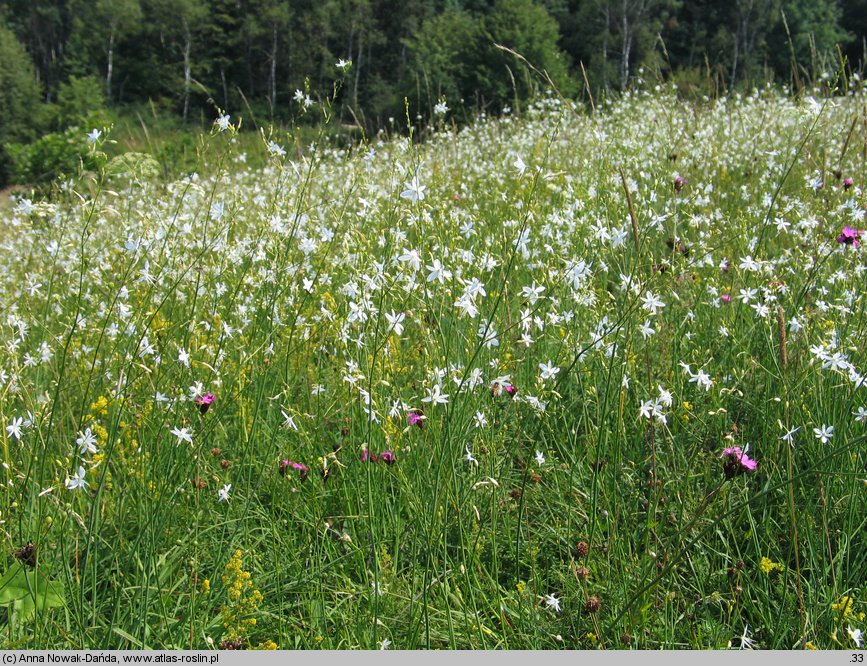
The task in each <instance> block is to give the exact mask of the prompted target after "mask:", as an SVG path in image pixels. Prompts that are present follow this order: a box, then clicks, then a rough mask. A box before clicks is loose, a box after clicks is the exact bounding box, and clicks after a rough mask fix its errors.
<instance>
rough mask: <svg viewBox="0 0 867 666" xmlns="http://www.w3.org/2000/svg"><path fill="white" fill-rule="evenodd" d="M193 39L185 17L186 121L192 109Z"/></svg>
mask: <svg viewBox="0 0 867 666" xmlns="http://www.w3.org/2000/svg"><path fill="white" fill-rule="evenodd" d="M192 41H193V39H192V36H191V35H190V25H189V23H187V19H184V122H186V120H187V114H188V113H189V110H190V83H191V81H192V78H193V76H192V71H191V66H190V49H191V48H192Z"/></svg>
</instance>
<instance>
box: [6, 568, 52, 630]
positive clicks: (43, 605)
mask: <svg viewBox="0 0 867 666" xmlns="http://www.w3.org/2000/svg"><path fill="white" fill-rule="evenodd" d="M63 592H64V590H63V583H61V582H59V581H51V580H48V578H46V577H45V575H44V574H42V573H40V572H37V571H29V570H27V569H26V568H25V567H24V566H23V565H22V564H21V563H20V562H15V563H14V564H13V565H12V566H11V567H10V568H9V569H8V570H7V571H6V573H5V574H3V576H2V578H0V606H8V607H10V611H11V613H10V615H11V617H10V620H11V621H12V622H13V623H17V622H27V621H28V620H30V619H32V618H33V616H34V615H35V614H36V610H37V609H39V610H40V611H43V612H44V611H46V610H47V609H49V608H59V607H61V606H63V605H64V603H65V601H64V594H63Z"/></svg>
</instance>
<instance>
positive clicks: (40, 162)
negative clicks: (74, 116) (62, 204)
mask: <svg viewBox="0 0 867 666" xmlns="http://www.w3.org/2000/svg"><path fill="white" fill-rule="evenodd" d="M6 148H7V151H8V154H9V158H10V160H11V177H10V180H11V181H12V182H13V183H17V184H22V185H23V184H39V183H47V182H50V181H52V180H55V179H56V178H59V177H61V176H67V177H69V176H74V175H77V174H78V173H79V172H80V171H81V170H82V169H84V170H85V171H87V170H92V169H94V168H96V166H97V162H96V159H95V157H94V155H93V153H92V151H91V148H90V146H89V145H88V143H87V137H86V132H85V131H84V130H82V129H81V128H79V127H70V128H68V129H66V130H64V131H62V132H50V133H48V134H45V135H44V136H42V137H41V138H39V139H37V140H36V141H34V142H32V143H29V144H20V143H19V144H8V145H7V147H6Z"/></svg>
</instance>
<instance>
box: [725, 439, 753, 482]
mask: <svg viewBox="0 0 867 666" xmlns="http://www.w3.org/2000/svg"><path fill="white" fill-rule="evenodd" d="M747 448H749V447H747ZM720 457H721V458H724V460H723V471H724V472H725V475H726V478H727V479H732V478H734V477H736V476H740V475H741V474H746V473H747V472H755V471H756V465H757V463H756V461H755V460H753V459H752V458H750V457H749V456H748V455H747V449H743V450H741V447H739V446H728V447H726V448H724V449H723V452H722V455H721V456H720Z"/></svg>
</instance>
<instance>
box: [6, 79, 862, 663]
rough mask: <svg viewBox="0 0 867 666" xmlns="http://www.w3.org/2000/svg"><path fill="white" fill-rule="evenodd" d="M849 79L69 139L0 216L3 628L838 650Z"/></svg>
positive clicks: (850, 468) (405, 643) (852, 150)
mask: <svg viewBox="0 0 867 666" xmlns="http://www.w3.org/2000/svg"><path fill="white" fill-rule="evenodd" d="M865 102H867V99H865V97H864V93H863V92H862V90H861V88H860V87H859V83H858V82H857V81H855V82H854V83H853V84H852V86H851V87H850V88H849V90H846V91H844V92H843V93H841V94H837V95H835V96H830V95H828V96H823V95H822V94H821V93H819V92H816V93H815V94H814V96H804V97H800V98H796V97H794V96H791V95H787V94H785V93H784V92H782V91H779V90H776V89H772V88H767V89H763V90H756V91H753V92H752V93H751V94H743V95H741V94H733V95H732V96H730V97H727V98H722V99H713V100H709V99H704V100H700V99H699V100H692V101H687V100H684V99H683V98H682V97H680V96H678V94H677V91H675V90H673V89H671V88H657V89H655V90H646V91H635V92H632V93H627V94H624V95H623V96H622V97H621V98H619V99H617V100H612V101H609V102H607V103H600V104H598V105H597V107H596V108H594V109H593V110H592V111H590V110H587V111H585V110H583V109H578V108H576V107H575V105H574V104H572V103H571V102H568V101H566V100H562V99H558V98H557V97H556V96H552V97H549V98H544V99H541V100H539V101H538V102H536V103H535V104H533V105H532V106H531V107H530V108H525V109H522V112H521V113H517V112H515V113H511V114H506V115H505V116H504V117H503V118H500V119H496V120H495V119H489V118H484V117H482V118H479V120H478V121H477V122H476V123H475V124H473V125H472V126H470V127H465V128H460V129H459V128H457V127H456V126H454V125H451V124H450V123H449V110H448V108H447V107H446V105H445V104H443V105H442V107H440V108H439V109H438V111H439V114H440V115H439V121H438V122H437V126H436V127H434V128H431V129H429V130H427V131H426V136H425V138H424V141H421V142H418V141H415V140H413V138H410V137H393V138H389V139H386V138H385V137H384V136H381V137H372V138H370V140H368V141H365V142H362V143H360V144H359V145H357V146H353V147H352V148H345V147H339V146H337V145H336V144H334V143H333V142H329V141H328V140H327V136H326V134H324V133H323V134H322V135H320V136H319V138H318V139H317V140H315V141H313V142H311V143H309V144H308V143H304V144H303V145H302V144H300V143H298V142H295V141H294V138H293V137H292V136H291V135H288V134H286V133H285V132H279V131H274V132H273V133H270V134H269V133H263V135H262V136H261V143H262V149H263V150H264V151H266V152H267V154H268V158H267V163H266V165H265V166H264V167H260V166H255V167H253V166H247V161H248V156H247V153H246V149H245V146H247V145H249V141H246V142H244V141H241V140H240V139H239V134H238V132H237V119H236V118H235V117H234V116H233V115H228V116H225V115H222V116H220V117H219V118H218V119H217V122H215V124H214V127H213V129H212V131H211V132H210V133H209V134H208V135H206V136H203V137H201V139H200V144H199V155H200V157H199V160H200V169H198V170H197V172H196V173H191V174H189V175H188V176H186V177H184V178H181V179H178V180H175V181H172V182H166V181H165V180H164V179H163V178H161V177H160V175H159V174H160V169H159V168H158V166H159V165H157V164H156V163H155V162H154V160H153V159H152V158H150V157H148V156H147V155H144V154H134V153H130V154H127V155H126V156H122V157H116V158H113V159H110V160H109V159H108V158H107V157H105V155H103V153H102V150H103V148H104V147H105V143H104V142H105V141H106V140H110V134H108V133H102V132H93V133H92V134H91V135H90V144H91V149H90V150H91V151H92V154H91V158H92V163H93V164H96V165H98V166H97V167H96V168H93V169H91V170H89V171H87V172H84V173H81V174H80V175H79V177H77V178H74V179H70V180H66V181H64V182H62V183H60V184H59V186H58V187H57V188H56V189H55V191H54V192H53V194H52V195H51V196H50V197H47V196H46V197H41V196H35V195H31V196H25V195H23V194H21V195H18V196H17V197H16V198H15V199H14V200H13V201H12V202H11V205H10V206H9V210H7V211H6V212H5V213H3V216H2V218H0V229H2V243H0V305H2V327H0V342H2V345H0V441H2V456H3V460H2V469H0V479H2V490H0V514H2V515H0V526H2V532H0V534H2V541H3V546H4V548H3V551H4V555H3V558H2V567H3V569H2V574H0V575H2V578H0V614H2V620H3V625H2V627H0V643H2V646H3V647H4V648H128V649H129V648H133V649H134V648H194V649H207V648H210V647H213V648H219V647H222V648H230V649H256V648H258V649H274V648H279V649H318V648H322V649H356V648H361V649H378V648H389V647H390V648H392V649H418V648H443V649H500V648H510V649H562V648H569V649H576V648H577V649H599V648H602V649H629V648H641V649H656V648H669V649H670V648H703V649H705V648H712V649H717V648H719V649H723V648H743V647H756V648H774V649H799V648H818V649H846V650H852V649H855V648H856V647H860V646H861V642H862V633H861V632H862V631H863V630H864V629H865V628H867V622H865V614H864V612H865V610H867V609H865V595H867V590H865V588H864V584H865V580H867V558H865V557H864V553H865V542H864V528H865V520H867V501H865V500H867V497H865V494H867V470H865V460H867V447H865V432H867V392H865V388H864V383H865V377H867V376H865V375H864V374H862V373H861V370H864V369H865V364H867V357H865V348H864V341H865V339H867V337H865V334H867V321H865V300H863V299H861V297H860V296H859V293H860V289H861V288H862V287H863V284H864V272H865V266H867V263H865V254H864V252H865V250H864V247H863V245H862V243H861V236H862V233H863V232H862V231H860V226H864V216H865V206H867V198H865V194H864V189H863V186H864V182H865V178H867V116H865V111H864V109H865ZM859 285H860V286H859Z"/></svg>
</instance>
